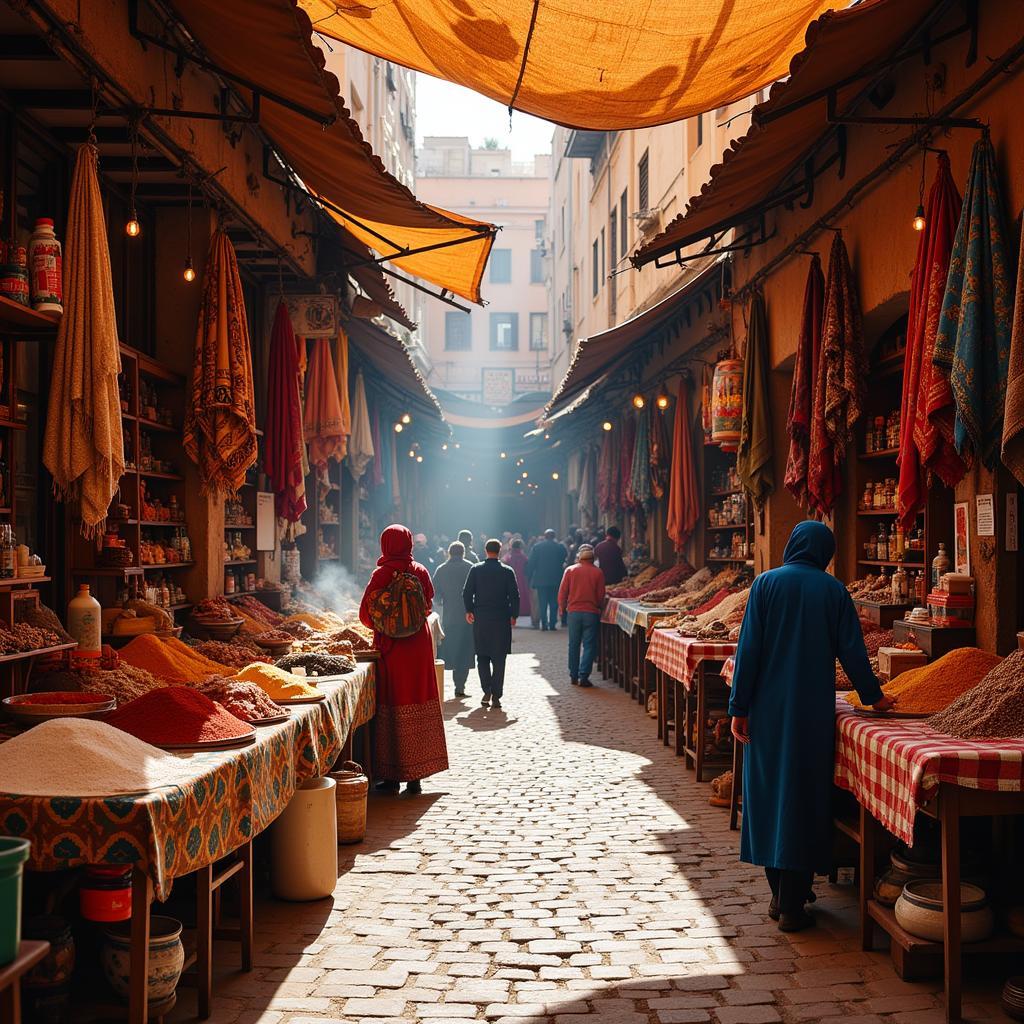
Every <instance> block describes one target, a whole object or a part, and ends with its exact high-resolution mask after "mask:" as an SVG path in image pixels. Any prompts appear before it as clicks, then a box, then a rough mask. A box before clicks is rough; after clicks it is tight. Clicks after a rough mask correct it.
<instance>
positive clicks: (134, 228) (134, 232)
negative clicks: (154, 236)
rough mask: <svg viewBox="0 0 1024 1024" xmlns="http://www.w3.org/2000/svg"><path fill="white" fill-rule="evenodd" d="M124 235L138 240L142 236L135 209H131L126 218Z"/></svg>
mask: <svg viewBox="0 0 1024 1024" xmlns="http://www.w3.org/2000/svg"><path fill="white" fill-rule="evenodd" d="M124 233H125V234H126V235H128V237H129V238H138V237H139V235H140V234H142V226H141V225H140V224H139V217H138V214H137V213H136V212H135V207H134V206H133V207H132V212H131V214H130V215H129V217H128V223H127V224H125V226H124Z"/></svg>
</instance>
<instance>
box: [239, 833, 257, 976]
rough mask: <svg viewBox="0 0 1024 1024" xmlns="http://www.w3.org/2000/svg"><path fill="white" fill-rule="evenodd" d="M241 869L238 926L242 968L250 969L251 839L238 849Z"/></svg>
mask: <svg viewBox="0 0 1024 1024" xmlns="http://www.w3.org/2000/svg"><path fill="white" fill-rule="evenodd" d="M238 859H239V860H240V861H241V862H242V870H241V871H240V872H239V874H238V927H239V931H240V932H241V935H240V938H241V943H242V970H243V971H251V970H252V965H253V953H254V950H255V947H256V928H255V915H254V913H253V897H252V865H253V856H252V840H251V839H250V840H249V842H247V843H246V844H245V846H243V847H242V848H241V849H240V850H239V851H238Z"/></svg>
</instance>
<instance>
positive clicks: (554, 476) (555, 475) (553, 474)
mask: <svg viewBox="0 0 1024 1024" xmlns="http://www.w3.org/2000/svg"><path fill="white" fill-rule="evenodd" d="M551 479H552V480H557V479H558V473H557V472H556V473H552V474H551Z"/></svg>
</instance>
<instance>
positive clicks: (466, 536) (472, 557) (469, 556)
mask: <svg viewBox="0 0 1024 1024" xmlns="http://www.w3.org/2000/svg"><path fill="white" fill-rule="evenodd" d="M459 543H460V544H461V545H462V549H463V552H464V553H463V556H462V557H463V558H465V560H466V561H467V562H469V564H470V565H476V563H477V562H479V561H480V557H479V555H477V553H476V552H475V551H474V550H473V531H472V530H459Z"/></svg>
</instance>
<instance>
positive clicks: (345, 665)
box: [275, 651, 356, 676]
mask: <svg viewBox="0 0 1024 1024" xmlns="http://www.w3.org/2000/svg"><path fill="white" fill-rule="evenodd" d="M275 664H276V665H277V667H278V668H283V669H284V670H285V671H286V672H290V671H291V670H292V669H293V668H299V667H302V668H304V669H305V670H306V675H307V676H343V675H345V674H346V673H348V672H355V670H356V660H355V658H353V657H352V656H351V655H345V654H322V653H320V652H319V651H309V652H306V653H303V654H286V655H285V656H284V657H283V658H278V659H277V661H276V662H275Z"/></svg>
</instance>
